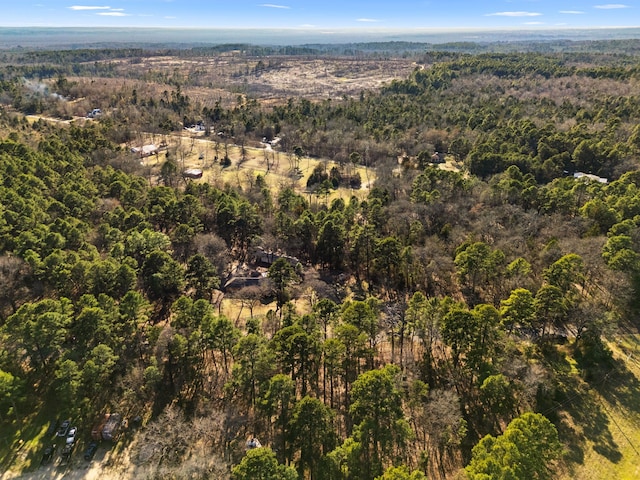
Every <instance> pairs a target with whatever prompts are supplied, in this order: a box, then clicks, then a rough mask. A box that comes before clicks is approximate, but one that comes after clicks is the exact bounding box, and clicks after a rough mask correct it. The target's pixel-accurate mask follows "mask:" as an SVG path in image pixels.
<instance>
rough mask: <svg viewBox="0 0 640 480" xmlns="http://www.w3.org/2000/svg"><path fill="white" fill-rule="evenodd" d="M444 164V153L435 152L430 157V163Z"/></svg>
mask: <svg viewBox="0 0 640 480" xmlns="http://www.w3.org/2000/svg"><path fill="white" fill-rule="evenodd" d="M444 162H445V158H444V153H442V152H436V153H434V154H433V155H431V163H444Z"/></svg>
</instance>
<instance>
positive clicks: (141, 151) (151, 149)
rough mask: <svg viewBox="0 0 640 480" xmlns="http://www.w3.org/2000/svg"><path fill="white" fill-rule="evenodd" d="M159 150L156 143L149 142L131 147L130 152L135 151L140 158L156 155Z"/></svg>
mask: <svg viewBox="0 0 640 480" xmlns="http://www.w3.org/2000/svg"><path fill="white" fill-rule="evenodd" d="M159 151H160V148H158V146H157V145H155V144H153V143H150V144H149V145H143V146H142V147H133V148H132V149H131V153H136V154H138V155H139V156H140V158H144V157H148V156H150V155H157V154H158V152H159Z"/></svg>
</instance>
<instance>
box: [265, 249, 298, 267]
mask: <svg viewBox="0 0 640 480" xmlns="http://www.w3.org/2000/svg"><path fill="white" fill-rule="evenodd" d="M253 254H254V256H255V262H256V263H257V264H258V265H260V266H263V267H270V266H271V265H272V264H273V263H274V262H275V261H276V260H278V259H280V258H284V259H285V260H286V261H287V262H289V264H290V265H291V266H292V267H295V266H296V265H297V264H298V263H300V260H298V259H297V258H296V257H292V256H291V255H286V254H284V253H276V252H272V251H266V250H265V249H264V248H262V247H256V249H255V250H254V252H253Z"/></svg>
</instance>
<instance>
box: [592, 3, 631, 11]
mask: <svg viewBox="0 0 640 480" xmlns="http://www.w3.org/2000/svg"><path fill="white" fill-rule="evenodd" d="M593 8H599V9H600V10H615V9H616V8H629V5H623V4H622V3H607V4H605V5H594V6H593Z"/></svg>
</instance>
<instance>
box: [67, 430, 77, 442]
mask: <svg viewBox="0 0 640 480" xmlns="http://www.w3.org/2000/svg"><path fill="white" fill-rule="evenodd" d="M76 433H78V428H77V427H71V428H70V429H69V432H68V433H67V442H66V443H67V445H73V444H74V442H75V441H76Z"/></svg>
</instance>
